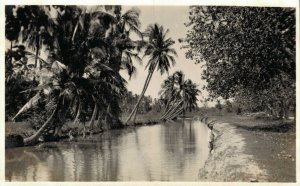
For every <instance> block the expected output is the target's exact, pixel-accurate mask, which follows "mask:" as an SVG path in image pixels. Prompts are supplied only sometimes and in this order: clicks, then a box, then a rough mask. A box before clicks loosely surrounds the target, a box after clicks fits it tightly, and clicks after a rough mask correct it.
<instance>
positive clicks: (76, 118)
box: [73, 100, 81, 125]
mask: <svg viewBox="0 0 300 186" xmlns="http://www.w3.org/2000/svg"><path fill="white" fill-rule="evenodd" d="M80 112H81V101H80V100H79V105H78V109H77V114H76V117H75V119H74V121H73V125H76V123H77V122H78V118H79V116H80Z"/></svg>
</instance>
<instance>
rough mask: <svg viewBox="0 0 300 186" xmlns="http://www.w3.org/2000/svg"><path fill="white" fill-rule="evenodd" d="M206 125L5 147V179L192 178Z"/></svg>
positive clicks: (201, 156)
mask: <svg viewBox="0 0 300 186" xmlns="http://www.w3.org/2000/svg"><path fill="white" fill-rule="evenodd" d="M208 138H209V134H208V128H207V127H206V125H204V124H203V123H200V122H199V121H193V120H185V121H179V122H176V123H164V124H159V125H153V126H142V127H138V128H135V129H123V130H113V131H108V132H104V133H103V134H101V135H98V136H97V137H96V139H95V142H84V143H82V142H80V143H76V142H73V143H68V142H64V143H47V144H43V145H41V146H39V147H38V146H36V147H24V148H23V147H22V148H14V149H8V150H6V154H5V162H6V164H5V165H6V172H5V177H6V180H9V181H196V180H197V179H198V172H199V169H200V168H201V167H202V166H203V165H204V162H205V160H206V158H207V156H208V154H209V149H208Z"/></svg>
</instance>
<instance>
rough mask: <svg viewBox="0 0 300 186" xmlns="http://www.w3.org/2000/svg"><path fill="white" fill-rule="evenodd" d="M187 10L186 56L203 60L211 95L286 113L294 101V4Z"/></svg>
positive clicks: (198, 61)
mask: <svg viewBox="0 0 300 186" xmlns="http://www.w3.org/2000/svg"><path fill="white" fill-rule="evenodd" d="M189 14H190V15H189V22H188V23H187V24H186V26H187V27H188V28H190V30H189V31H188V34H187V36H186V42H187V46H186V47H187V48H188V52H187V53H186V56H187V57H188V58H190V59H193V60H196V62H197V63H204V64H205V65H204V66H205V70H204V73H203V74H202V78H203V79H205V80H206V81H207V86H206V88H207V90H208V91H209V93H210V95H211V96H212V97H213V98H217V97H219V96H221V97H223V98H225V99H227V98H236V99H238V100H242V99H244V100H245V101H246V100H248V101H249V102H251V103H252V104H257V105H259V106H260V107H261V110H267V111H268V112H270V114H272V115H277V116H282V115H285V116H286V115H287V113H283V112H286V111H287V110H288V108H289V106H290V105H292V103H293V102H295V78H296V68H295V62H296V61H295V57H296V56H295V53H296V50H295V49H296V45H295V37H296V34H295V33H296V25H295V9H293V8H277V7H272V8H265V7H264V8H261V7H215V6H211V7H200V6H192V7H190V12H189ZM278 109H279V110H278ZM280 110H281V111H280ZM276 112H277V113H279V112H281V113H282V114H279V115H278V114H276Z"/></svg>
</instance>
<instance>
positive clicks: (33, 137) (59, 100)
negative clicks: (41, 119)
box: [24, 96, 62, 144]
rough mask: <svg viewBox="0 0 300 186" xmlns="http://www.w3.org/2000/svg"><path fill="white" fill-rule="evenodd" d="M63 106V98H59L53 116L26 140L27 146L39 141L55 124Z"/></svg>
mask: <svg viewBox="0 0 300 186" xmlns="http://www.w3.org/2000/svg"><path fill="white" fill-rule="evenodd" d="M61 104H62V96H60V97H59V98H58V103H57V105H56V108H55V110H54V111H53V113H52V115H51V116H50V117H49V118H48V120H47V121H46V122H45V123H44V124H43V126H42V127H41V128H40V129H39V130H38V131H37V132H36V133H35V134H34V135H32V136H30V137H28V138H25V139H24V143H25V144H33V143H35V142H36V141H37V140H38V139H39V137H40V136H41V135H42V134H43V132H44V131H45V129H47V128H48V127H49V126H50V125H51V124H52V123H53V122H54V120H55V118H56V116H57V113H58V111H59V109H60V107H61Z"/></svg>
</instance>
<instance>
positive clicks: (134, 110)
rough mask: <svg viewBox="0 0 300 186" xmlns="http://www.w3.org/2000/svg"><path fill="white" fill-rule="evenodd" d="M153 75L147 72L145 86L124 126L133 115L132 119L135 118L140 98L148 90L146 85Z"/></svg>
mask: <svg viewBox="0 0 300 186" xmlns="http://www.w3.org/2000/svg"><path fill="white" fill-rule="evenodd" d="M155 66H156V65H155ZM153 69H155V68H153ZM153 73H154V70H152V71H151V72H149V74H148V76H147V79H146V81H145V84H144V88H143V91H142V93H141V95H140V97H139V99H138V102H137V103H136V105H135V106H134V108H133V110H132V111H131V113H130V115H129V117H128V118H127V120H126V122H125V124H127V123H128V122H129V121H130V119H131V118H132V116H133V115H135V116H134V117H136V109H137V108H138V106H139V104H140V102H141V101H142V98H143V96H144V94H145V92H146V90H147V88H148V85H149V82H150V80H151V77H152V75H153Z"/></svg>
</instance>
